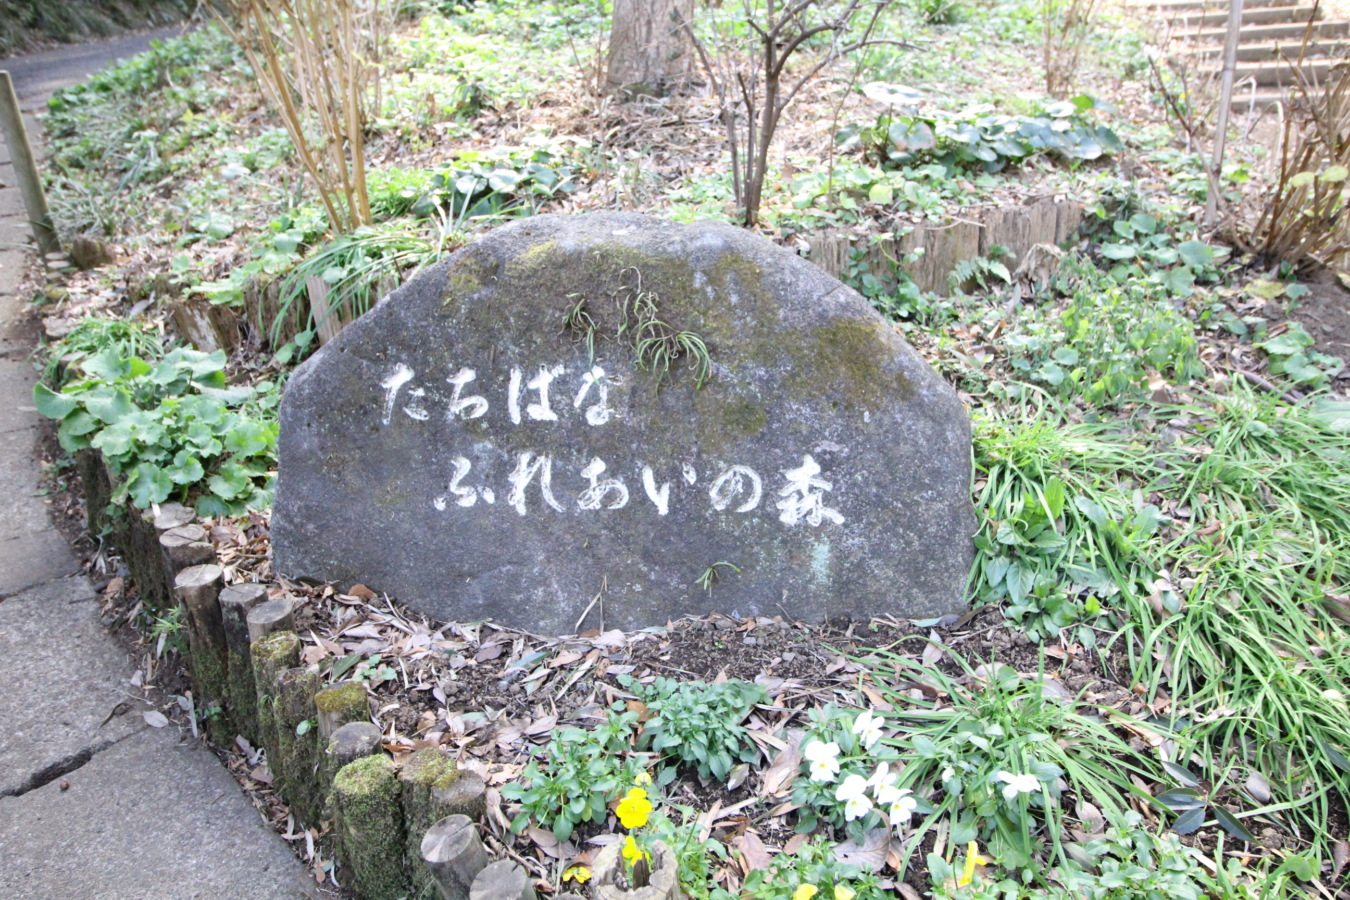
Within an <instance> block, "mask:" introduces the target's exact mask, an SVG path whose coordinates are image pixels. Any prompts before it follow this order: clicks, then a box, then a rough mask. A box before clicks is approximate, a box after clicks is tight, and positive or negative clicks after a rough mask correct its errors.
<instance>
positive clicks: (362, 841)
mask: <svg viewBox="0 0 1350 900" xmlns="http://www.w3.org/2000/svg"><path fill="white" fill-rule="evenodd" d="M333 794H334V799H335V801H336V806H337V814H338V853H339V855H340V858H341V861H342V864H343V866H345V867H346V869H347V872H348V873H350V875H349V877H348V878H346V879H345V881H346V883H347V886H349V887H351V888H353V889H355V890H356V892H357V894H358V895H359V896H361V897H363V898H365V900H398V898H400V897H403V896H406V895H407V893H408V882H407V879H406V878H405V876H404V871H403V858H404V850H405V846H404V845H405V838H404V834H405V832H404V827H403V814H402V810H401V808H400V806H399V779H398V778H397V777H396V776H395V775H394V764H393V762H392V761H391V760H390V759H389V757H388V756H386V755H385V754H383V753H380V754H377V755H375V756H368V757H365V758H364V759H358V760H357V761H356V762H354V763H350V764H349V765H346V766H343V767H342V769H341V771H339V772H338V774H337V778H336V779H334V782H333Z"/></svg>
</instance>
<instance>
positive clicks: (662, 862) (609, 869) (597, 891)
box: [591, 841, 680, 900]
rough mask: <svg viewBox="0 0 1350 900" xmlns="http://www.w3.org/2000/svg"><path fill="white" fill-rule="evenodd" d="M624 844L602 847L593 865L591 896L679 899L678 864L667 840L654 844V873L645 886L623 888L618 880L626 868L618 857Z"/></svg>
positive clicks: (613, 899)
mask: <svg viewBox="0 0 1350 900" xmlns="http://www.w3.org/2000/svg"><path fill="white" fill-rule="evenodd" d="M622 846H623V845H622V844H620V843H613V844H609V845H608V846H606V847H604V848H602V849H601V850H600V852H599V854H597V855H596V857H595V863H594V864H593V865H592V866H591V872H592V879H591V897H592V898H594V900H676V898H678V897H679V896H680V881H679V878H678V877H677V869H678V864H677V863H676V861H675V854H674V852H673V851H672V850H671V849H670V847H669V845H667V844H666V842H665V841H654V842H652V846H651V854H652V859H651V868H650V872H651V874H650V875H649V876H648V879H647V884H646V886H645V887H640V888H627V889H625V888H621V887H619V885H618V884H617V883H616V882H617V881H618V877H617V876H618V874H619V873H620V872H621V871H622V870H623V860H622V859H621V858H620V857H619V851H620V849H621V848H622Z"/></svg>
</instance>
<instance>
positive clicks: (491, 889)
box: [469, 859, 537, 900]
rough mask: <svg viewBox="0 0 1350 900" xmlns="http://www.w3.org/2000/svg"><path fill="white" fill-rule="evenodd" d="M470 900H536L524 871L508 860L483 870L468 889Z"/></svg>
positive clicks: (532, 887) (531, 885)
mask: <svg viewBox="0 0 1350 900" xmlns="http://www.w3.org/2000/svg"><path fill="white" fill-rule="evenodd" d="M469 897H470V900H537V898H536V896H535V893H534V885H533V884H531V883H530V876H528V875H526V874H525V870H524V869H522V868H521V867H520V866H518V865H516V864H515V863H513V862H511V860H509V859H503V860H501V861H500V862H495V863H493V864H492V865H490V866H487V867H486V868H484V869H483V870H482V871H481V872H479V873H478V875H477V877H475V878H474V880H473V886H472V887H471V888H470V889H469Z"/></svg>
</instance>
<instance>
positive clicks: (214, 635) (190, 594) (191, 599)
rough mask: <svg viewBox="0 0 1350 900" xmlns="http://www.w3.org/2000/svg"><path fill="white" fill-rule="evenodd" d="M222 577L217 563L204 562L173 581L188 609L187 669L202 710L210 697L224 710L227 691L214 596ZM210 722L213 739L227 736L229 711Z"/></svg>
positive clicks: (220, 626) (222, 639)
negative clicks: (207, 563) (188, 656)
mask: <svg viewBox="0 0 1350 900" xmlns="http://www.w3.org/2000/svg"><path fill="white" fill-rule="evenodd" d="M224 578H225V570H224V569H222V568H221V567H220V566H216V565H206V566H192V567H191V568H188V569H184V570H183V571H182V572H179V573H178V577H177V578H176V579H175V580H174V590H175V592H176V593H177V594H178V597H179V599H180V600H182V602H183V607H184V609H185V610H186V611H187V625H188V650H189V655H190V659H189V666H188V670H189V672H190V674H191V676H192V688H193V691H194V693H195V694H196V700H197V708H198V709H205V708H206V705H207V701H209V700H214V701H215V702H217V703H219V704H221V707H222V709H223V708H224V706H225V700H226V697H227V694H228V690H227V685H228V677H227V674H228V669H227V668H226V665H227V663H226V661H225V660H226V653H225V628H224V625H223V624H222V622H221V618H220V603H219V601H218V599H217V598H218V597H219V595H220V588H221V585H222V583H223V582H224ZM213 723H219V724H213V731H214V732H217V733H216V734H214V736H215V737H216V738H218V739H221V738H224V737H228V736H227V735H225V734H224V733H223V732H224V731H227V730H228V714H226V715H223V716H221V717H220V718H219V719H217V720H213Z"/></svg>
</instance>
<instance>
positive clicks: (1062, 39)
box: [1041, 0, 1097, 100]
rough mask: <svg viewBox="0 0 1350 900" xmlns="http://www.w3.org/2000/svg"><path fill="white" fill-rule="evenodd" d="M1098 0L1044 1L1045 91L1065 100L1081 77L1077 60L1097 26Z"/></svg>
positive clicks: (1042, 3)
mask: <svg viewBox="0 0 1350 900" xmlns="http://www.w3.org/2000/svg"><path fill="white" fill-rule="evenodd" d="M1096 13H1097V0H1041V27H1042V29H1043V32H1044V41H1043V52H1044V57H1045V92H1046V93H1047V94H1049V95H1050V96H1051V97H1054V98H1055V99H1056V100H1063V99H1064V97H1065V96H1066V95H1068V93H1069V90H1070V89H1071V88H1072V87H1073V82H1074V79H1075V78H1076V77H1077V76H1078V59H1079V53H1080V52H1081V51H1082V49H1083V45H1084V44H1085V43H1086V42H1087V39H1088V35H1090V34H1091V33H1092V28H1093V25H1094V24H1095V23H1096V20H1097V18H1096Z"/></svg>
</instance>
